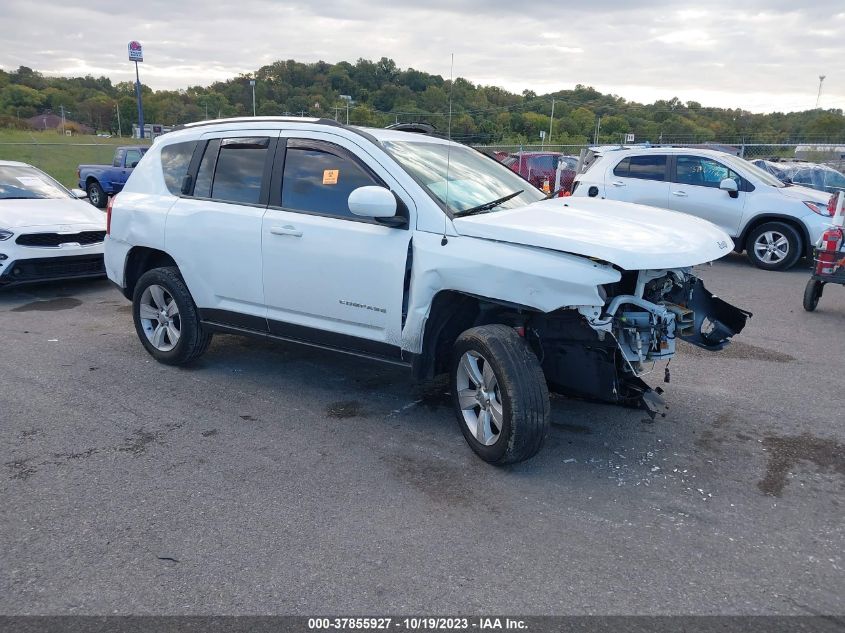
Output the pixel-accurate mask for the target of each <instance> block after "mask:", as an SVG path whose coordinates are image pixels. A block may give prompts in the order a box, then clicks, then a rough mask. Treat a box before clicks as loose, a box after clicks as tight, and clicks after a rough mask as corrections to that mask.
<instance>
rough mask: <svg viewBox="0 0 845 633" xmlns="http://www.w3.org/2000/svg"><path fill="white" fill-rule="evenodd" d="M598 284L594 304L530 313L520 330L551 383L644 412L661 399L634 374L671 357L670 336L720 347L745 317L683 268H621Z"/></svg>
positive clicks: (738, 329) (658, 405) (653, 409)
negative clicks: (599, 301) (615, 277)
mask: <svg viewBox="0 0 845 633" xmlns="http://www.w3.org/2000/svg"><path fill="white" fill-rule="evenodd" d="M600 290H601V292H602V295H603V298H604V299H605V304H604V306H602V307H601V308H600V309H599V308H596V307H592V306H588V307H582V308H579V309H578V311H577V312H575V311H572V310H560V311H557V312H554V313H551V314H546V315H538V316H536V317H534V318H533V319H532V322H531V324H530V328H529V329H528V330H527V332H528V333H527V334H526V336H528V335H529V333H530V336H531V337H535V338H534V340H532V338H529V341H530V342H532V344H533V345H534V346H535V349H536V350H537V351H538V357H539V358H540V362H541V364H542V366H543V370H544V372H545V374H546V378H547V380H548V381H549V384H550V385H551V386H552V388H554V389H556V390H558V391H561V392H563V393H567V394H570V395H576V396H581V397H586V398H591V399H599V400H604V401H609V402H616V403H620V404H626V405H630V406H640V407H642V408H644V409H645V410H646V411H648V412H649V414H650V415H651V416H652V417H654V416H655V415H657V414H658V413H659V412H660V410H661V407H662V406H663V401H662V399H661V398H660V393H661V390H660V389H659V388H657V389H654V390H653V389H652V388H651V387H649V386H648V385H647V384H646V383H645V382H644V381H643V380H642V378H641V376H643V375H645V374H647V373H650V372H651V371H653V370H654V369H655V367H656V364H657V362H658V361H662V360H666V361H668V360H670V359H671V358H672V356H674V354H675V344H676V341H677V339H679V338H680V339H682V340H685V341H687V342H689V343H691V344H693V345H697V346H698V347H702V348H704V349H709V350H714V351H715V350H720V349H722V348H723V347H725V346H726V345H727V344H728V343H729V342H730V339H731V337H732V336H734V335H735V334H738V333H739V332H741V331H742V329H743V328H744V327H745V323H746V321H747V319H748V318H749V317H750V316H751V313H750V312H747V311H745V310H742V309H739V308H736V307H734V306H732V305H730V304H728V303H726V302H725V301H722V300H721V299H719V298H718V297H714V296H713V295H712V294H711V293H710V292H708V291H707V289H706V288H705V287H704V284H703V283H702V282H701V280H700V279H699V278H698V277H696V276H694V275H692V274H691V273H690V270H689V269H674V270H643V271H624V272H623V275H622V279H621V280H620V281H619V282H617V283H615V284H612V285H609V286H602V287H601V289H600ZM664 381H665V382H669V369H668V362H667V365H666V367H665V369H664Z"/></svg>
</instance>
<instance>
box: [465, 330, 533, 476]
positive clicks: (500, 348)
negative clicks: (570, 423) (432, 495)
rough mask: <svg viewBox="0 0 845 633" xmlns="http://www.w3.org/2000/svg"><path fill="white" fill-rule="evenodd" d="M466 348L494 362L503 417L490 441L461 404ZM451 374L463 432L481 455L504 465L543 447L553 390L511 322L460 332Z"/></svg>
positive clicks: (528, 456) (525, 457)
mask: <svg viewBox="0 0 845 633" xmlns="http://www.w3.org/2000/svg"><path fill="white" fill-rule="evenodd" d="M468 352H472V353H473V354H476V355H478V357H480V358H481V359H482V361H483V362H484V363H489V364H490V368H492V371H493V374H494V375H495V379H496V382H497V387H496V394H497V397H498V398H499V400H500V401H501V402H500V404H501V410H502V414H503V419H502V425H501V429H499V431H498V433H496V434H495V435H496V436H497V437H496V439H495V441H494V442H493V443H492V444H490V445H486V444H484V443H482V442H480V441H479V440H478V439H476V437H475V436H474V435H473V433H472V431H471V430H470V428H469V426H468V424H467V422H466V419H465V418H464V411H463V410H462V408H461V399H460V394H459V385H458V380H459V378H458V371H459V365H460V363H461V359H462V358H463V357H464V355H465V354H466V353H468ZM450 379H451V389H452V398H453V403H454V407H455V413H456V415H457V418H458V424H459V425H460V428H461V432H462V433H463V435H464V438H465V439H466V441H467V443H468V444H469V445H470V447H471V448H472V450H473V451H475V453H476V454H477V455H478V456H479V457H481V459H483V460H484V461H486V462H489V463H491V464H495V465H497V466H502V465H505V464H513V463H516V462H521V461H524V460H526V459H529V458H530V457H533V456H534V455H535V454H536V453H537V451H539V450H540V447H541V446H542V445H543V441H544V440H545V439H546V436H547V435H548V432H549V418H550V404H549V390H548V387H547V386H546V379H545V376H544V375H543V370H542V368H541V367H540V363H539V362H538V360H537V357H536V356H535V355H534V352H533V351H532V350H531V348H530V347H529V346H528V344H527V343H526V341H525V339H524V338H521V337H520V336H519V335H518V334H517V333H516V331H515V330H514V329H513V328H512V327H509V326H507V325H485V326H481V327H475V328H472V329H469V330H467V331H465V332H464V333H463V334H461V335H460V336H459V337H458V340H457V341H456V342H455V346H454V348H453V357H452V364H451V373H450Z"/></svg>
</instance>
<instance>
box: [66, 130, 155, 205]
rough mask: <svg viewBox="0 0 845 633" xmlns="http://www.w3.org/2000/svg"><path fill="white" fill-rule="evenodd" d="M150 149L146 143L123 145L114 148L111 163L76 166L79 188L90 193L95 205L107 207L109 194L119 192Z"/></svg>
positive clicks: (90, 198) (89, 197) (89, 196)
mask: <svg viewBox="0 0 845 633" xmlns="http://www.w3.org/2000/svg"><path fill="white" fill-rule="evenodd" d="M147 149H149V148H148V147H147V146H145V145H123V146H121V147H118V148H116V149H115V150H114V159H112V164H111V165H80V166H79V167H77V168H76V176H77V177H78V178H79V188H80V189H84V190H85V191H86V192H87V193H88V200H90V201H91V204H93V205H94V206H95V207H99V208H100V209H105V207H106V203H107V202H108V199H109V196H113V195H114V194H116V193H119V192H120V190H121V189H123V185H125V184H126V179H127V178H129V174H131V173H132V170H133V169H134V168H135V166H136V165H137V164H138V162H139V161H140V160H141V157H142V156H143V155H144V153H146V151H147Z"/></svg>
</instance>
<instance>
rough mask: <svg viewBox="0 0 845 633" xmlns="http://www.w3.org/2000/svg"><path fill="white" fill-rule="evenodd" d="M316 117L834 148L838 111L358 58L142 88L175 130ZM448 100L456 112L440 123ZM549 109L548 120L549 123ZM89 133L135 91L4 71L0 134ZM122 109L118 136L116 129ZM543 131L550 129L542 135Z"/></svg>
mask: <svg viewBox="0 0 845 633" xmlns="http://www.w3.org/2000/svg"><path fill="white" fill-rule="evenodd" d="M250 79H255V81H256V85H255V110H256V113H257V114H258V115H271V116H272V115H293V116H318V117H327V118H332V119H337V120H339V121H341V122H346V121H347V117H348V120H349V123H351V124H355V125H368V126H375V127H384V126H387V125H389V124H391V123H397V122H426V123H430V124H432V125H434V126H435V127H436V128H437V129H438V130H439V131H441V132H443V133H446V132H447V129H449V128H450V129H451V136H452V138H454V139H456V140H460V141H463V142H467V143H476V144H484V143H487V144H536V143H539V141H540V134H541V132H545V134H546V135H547V138H546V142H547V143H548V142H549V137H548V134H549V132H550V131H551V137H550V139H551V142H552V143H554V144H569V143H571V144H583V143H585V142H593V141H594V140H596V138H598V141H599V142H602V143H616V142H620V141H621V140H622V139H623V138H624V135H626V134H634V135H635V138H636V140H637V141H650V142H652V143H658V142H664V143H671V142H707V141H720V142H727V143H740V142H743V141H744V142H754V141H758V142H799V141H803V142H808V141H809V142H842V141H843V139H845V116H843V112H842V110H841V109H828V110H821V109H815V110H807V111H803V112H790V113H781V112H774V113H770V114H755V113H751V112H748V111H745V110H742V109H740V108H734V109H732V108H712V107H704V106H702V105H701V104H700V103H697V102H694V101H687V102H681V101H680V100H679V99H677V98H675V99H671V100H659V101H655V102H654V103H651V104H641V103H636V102H633V101H628V100H626V99H624V98H622V97H619V96H617V95H609V94H603V93H601V92H599V91H597V90H595V89H594V88H591V87H589V86H582V85H578V86H576V87H575V88H574V89H572V90H561V91H558V92H554V93H551V94H546V95H537V94H535V93H534V92H532V91H530V90H526V91H524V92H522V94H516V93H512V92H509V91H507V90H504V89H502V88H499V87H496V86H482V85H476V84H473V83H472V82H470V81H468V80H466V79H463V78H457V79H455V80H454V82H450V81H449V80H448V79H444V78H443V77H441V76H440V75H433V74H430V73H427V72H424V71H420V70H416V69H413V68H407V69H401V68H398V67H397V65H396V63H395V62H394V61H393V60H392V59H388V58H386V57H382V58H381V59H380V60H378V61H371V60H366V59H359V60H358V61H357V62H355V63H354V64H352V63H349V62H338V63H336V64H331V63H327V62H323V61H320V62H316V63H302V62H297V61H294V60H287V61H277V62H274V63H272V64H269V65H267V66H263V67H261V68H260V69H258V70H257V71H256V72H255V73H252V74H249V75H240V76H238V77H235V78H232V79H229V80H227V81H218V82H215V83H212V84H211V85H209V86H190V87H188V88H186V89H184V90H152V89H151V88H149V87H148V86H142V97H143V102H144V119H145V121H146V122H147V123H156V124H162V125H177V124H181V123H188V122H191V121H198V120H203V119H210V118H219V117H229V116H248V115H251V114H252V109H253V102H252V90H251V87H250V85H249V80H250ZM450 100H451V109H452V113H453V115H452V117H451V122H450V120H449V117H448V112H449V105H450ZM553 102H554V120H553V121H552V120H551V114H552V107H553ZM62 110H63V111H64V112H65V113H66V117H67V119H68V120H70V121H76V122H79V123H82V124H85V125H87V126H89V127H91V128H93V129H94V130H95V131H97V132H106V133H112V134H117V133H118V131H119V132H120V133H121V134H123V135H128V134H130V133H131V126H132V124H133V123H136V122H137V110H136V102H135V86H134V83H132V82H119V83H116V84H113V83H112V82H111V80H110V79H109V78H107V77H92V76H86V77H47V76H44V75H43V74H41V73H39V72H38V71H36V70H33V69H31V68H28V67H26V66H21V67H20V68H18V69H17V70H14V71H11V72H7V71H4V70H2V69H0V127H25V125H24V123H23V120H24V119H27V118H29V117H32V116H35V115H37V114H44V113H46V112H53V113H56V114H59V112H60V111H62ZM118 111H119V113H120V117H119V119H120V125H121V129H120V130H118ZM550 124H551V129H550Z"/></svg>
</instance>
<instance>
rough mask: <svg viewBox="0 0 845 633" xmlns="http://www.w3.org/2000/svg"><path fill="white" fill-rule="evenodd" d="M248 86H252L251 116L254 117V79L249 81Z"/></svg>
mask: <svg viewBox="0 0 845 633" xmlns="http://www.w3.org/2000/svg"><path fill="white" fill-rule="evenodd" d="M249 85H250V86H252V116H255V79H250V80H249Z"/></svg>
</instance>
